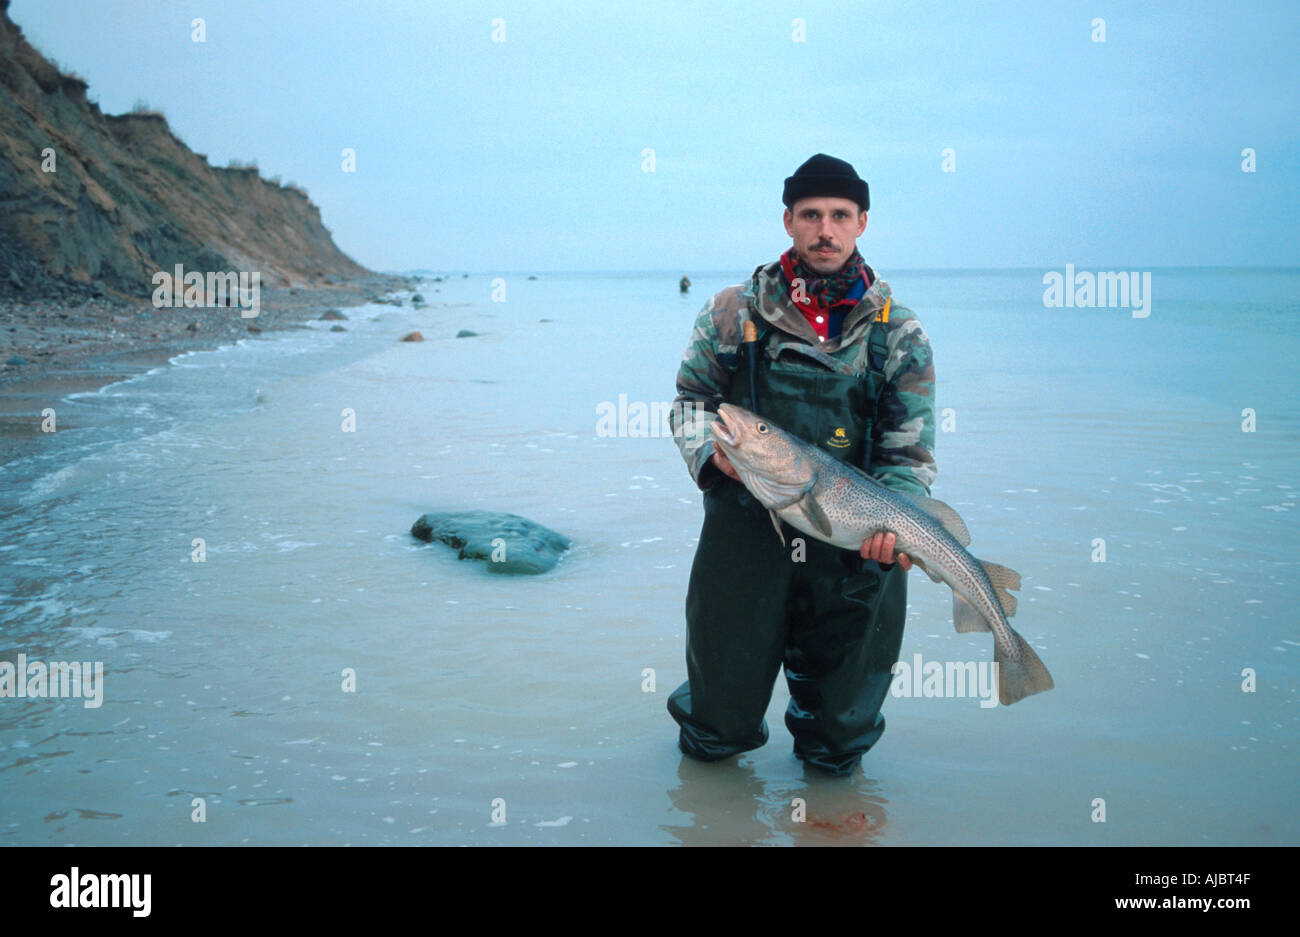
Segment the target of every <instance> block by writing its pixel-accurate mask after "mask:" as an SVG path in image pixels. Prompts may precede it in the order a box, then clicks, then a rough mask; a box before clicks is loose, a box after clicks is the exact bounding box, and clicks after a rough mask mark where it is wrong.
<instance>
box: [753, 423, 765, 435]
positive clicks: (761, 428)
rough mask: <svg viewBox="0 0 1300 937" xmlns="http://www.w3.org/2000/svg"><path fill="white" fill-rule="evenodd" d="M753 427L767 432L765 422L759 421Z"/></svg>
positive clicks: (761, 431)
mask: <svg viewBox="0 0 1300 937" xmlns="http://www.w3.org/2000/svg"><path fill="white" fill-rule="evenodd" d="M754 429H756V430H758V431H759V432H760V433H766V432H767V424H766V423H759V424H758V425H757V426H755V427H754Z"/></svg>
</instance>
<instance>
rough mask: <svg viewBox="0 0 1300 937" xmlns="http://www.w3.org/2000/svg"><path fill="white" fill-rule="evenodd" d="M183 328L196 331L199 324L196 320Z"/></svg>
mask: <svg viewBox="0 0 1300 937" xmlns="http://www.w3.org/2000/svg"><path fill="white" fill-rule="evenodd" d="M185 329H186V331H189V332H197V331H198V330H199V324H198V323H197V322H191V323H190V324H189V325H187V326H185Z"/></svg>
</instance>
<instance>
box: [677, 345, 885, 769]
mask: <svg viewBox="0 0 1300 937" xmlns="http://www.w3.org/2000/svg"><path fill="white" fill-rule="evenodd" d="M771 348H772V346H771V345H770V344H769V346H768V349H767V350H765V351H764V352H763V353H762V354H760V356H759V357H760V359H761V363H760V365H759V368H758V373H757V374H756V375H755V384H756V387H757V391H758V412H759V413H761V415H763V416H765V417H767V418H768V419H770V420H771V421H772V422H774V423H776V424H777V425H778V426H780V427H782V428H783V429H785V430H788V431H790V432H792V433H794V434H796V435H798V436H801V437H803V438H804V439H806V440H808V441H809V442H812V443H814V444H816V445H817V446H819V447H820V448H821V449H823V450H824V451H826V452H828V453H830V454H831V455H832V456H834V457H835V458H837V459H841V460H842V461H845V462H851V463H853V464H855V465H859V466H862V465H865V464H866V458H865V456H866V455H867V454H868V453H869V452H870V447H871V434H872V416H871V415H872V414H874V412H875V400H876V394H877V393H878V390H879V387H878V384H879V382H880V381H881V380H882V379H883V378H882V377H880V376H879V375H878V374H876V373H868V374H867V375H864V376H856V375H852V374H846V373H841V372H839V371H834V370H831V369H830V368H829V367H826V366H825V365H823V364H820V363H818V362H815V361H812V360H810V359H809V358H808V357H807V356H806V355H805V354H800V353H799V348H798V347H797V346H790V345H787V346H782V350H781V351H780V353H779V354H778V355H777V356H776V357H775V358H773V356H772V351H771ZM814 354H816V353H815V352H814ZM749 386H750V385H749V374H748V366H747V364H746V363H745V361H744V357H743V356H741V359H740V362H739V367H738V370H737V371H736V374H735V375H734V377H733V379H732V382H731V392H730V393H729V394H728V396H727V400H728V402H730V403H735V404H737V405H739V406H743V407H746V408H751V409H752V402H751V401H750V399H749V397H750V391H749ZM783 532H784V534H785V539H786V546H782V544H781V541H780V539H779V538H778V537H777V535H776V531H775V530H773V528H772V521H771V519H770V517H769V516H768V513H767V511H766V510H765V509H764V508H763V507H762V505H760V504H759V503H758V502H757V501H756V500H755V499H754V497H753V496H752V495H751V494H750V493H749V492H748V491H747V490H746V489H745V488H744V486H743V485H741V484H740V483H739V482H736V481H733V480H732V479H730V478H725V477H724V478H722V479H721V480H720V481H718V482H717V483H716V484H715V485H714V486H713V487H711V488H710V489H709V490H708V491H706V492H705V494H704V524H703V527H702V529H701V531H700V542H699V546H698V547H697V548H696V552H695V562H694V564H693V565H692V567H691V577H690V584H689V586H688V588H687V594H686V628H687V635H686V673H687V679H686V682H685V683H683V684H682V685H681V686H680V687H678V688H677V689H676V690H675V691H674V692H673V693H672V695H671V696H670V697H669V699H668V711H669V712H670V713H671V714H672V716H673V718H674V719H676V720H677V722H678V724H679V725H680V726H681V733H680V740H679V745H680V747H681V750H682V751H683V752H685V753H686V754H688V755H691V756H693V757H696V758H700V759H703V760H706V761H713V760H717V759H720V758H726V757H728V756H730V755H735V754H737V753H739V752H744V751H749V750H750V749H754V748H758V747H759V746H761V745H763V744H764V743H765V742H766V741H767V739H768V730H767V723H766V720H765V719H764V713H765V712H766V710H767V706H768V703H769V702H770V701H771V698H772V688H773V684H774V683H775V681H776V677H777V674H778V673H779V671H780V669H781V667H782V665H784V667H785V674H786V681H787V683H788V684H789V687H790V705H789V707H788V709H787V710H786V715H785V723H786V726H787V728H789V730H790V733H791V735H793V736H794V753H795V755H796V756H798V757H799V758H801V759H803V760H804V761H805V762H807V763H809V764H812V765H814V766H816V767H818V768H821V769H824V770H827V771H831V772H834V773H836V774H847V773H849V772H851V771H852V770H853V769H854V767H855V766H856V765H857V764H858V762H859V761H860V760H861V758H862V755H863V753H864V752H866V751H867V749H869V748H870V747H871V746H872V745H874V744H875V742H876V740H877V739H879V738H880V736H881V734H882V733H883V732H884V731H885V720H884V717H883V716H882V715H881V714H880V706H881V703H882V702H883V701H884V698H885V694H886V693H887V692H888V690H889V686H890V684H891V682H892V679H893V675H892V673H891V672H890V668H891V667H892V666H893V664H894V662H895V661H896V660H897V659H898V651H899V648H900V646H901V645H902V640H903V623H904V619H905V617H906V613H907V574H906V573H905V572H904V571H903V570H902V568H901V567H898V566H894V567H892V568H890V569H888V570H884V569H882V568H881V567H880V565H879V564H877V563H875V562H874V561H871V560H863V559H861V558H860V557H859V556H858V555H857V554H856V553H855V552H853V551H849V550H842V549H840V548H839V547H835V546H832V545H831V544H828V543H823V542H822V541H820V540H816V539H814V538H812V537H809V536H807V535H806V534H803V533H801V532H800V531H797V530H795V529H794V528H792V527H790V526H789V525H783ZM801 545H802V546H801ZM800 560H802V561H800Z"/></svg>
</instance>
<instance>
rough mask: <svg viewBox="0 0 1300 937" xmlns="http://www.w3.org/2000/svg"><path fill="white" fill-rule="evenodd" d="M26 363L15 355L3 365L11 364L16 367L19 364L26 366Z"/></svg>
mask: <svg viewBox="0 0 1300 937" xmlns="http://www.w3.org/2000/svg"><path fill="white" fill-rule="evenodd" d="M26 363H27V362H26V361H24V360H23V359H22V358H19V357H18V356H17V355H14V356H13V357H12V358H10V359H9V360H8V361H6V362H5V364H12V365H14V366H15V367H17V366H18V365H20V364H26Z"/></svg>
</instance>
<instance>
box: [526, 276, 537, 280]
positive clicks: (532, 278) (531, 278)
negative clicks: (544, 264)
mask: <svg viewBox="0 0 1300 937" xmlns="http://www.w3.org/2000/svg"><path fill="white" fill-rule="evenodd" d="M528 279H530V280H536V279H537V277H529V278H528Z"/></svg>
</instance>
